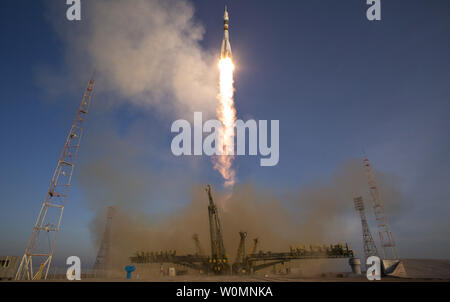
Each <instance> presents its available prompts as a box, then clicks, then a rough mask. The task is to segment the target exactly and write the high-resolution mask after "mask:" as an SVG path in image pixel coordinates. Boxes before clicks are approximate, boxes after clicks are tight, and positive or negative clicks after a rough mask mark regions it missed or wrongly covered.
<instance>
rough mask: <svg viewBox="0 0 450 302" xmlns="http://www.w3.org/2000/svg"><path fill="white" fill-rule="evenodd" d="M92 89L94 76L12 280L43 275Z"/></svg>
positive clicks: (56, 229) (50, 258)
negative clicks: (35, 270) (35, 269)
mask: <svg viewBox="0 0 450 302" xmlns="http://www.w3.org/2000/svg"><path fill="white" fill-rule="evenodd" d="M93 90H94V80H93V79H91V80H89V82H88V85H87V87H86V90H85V91H84V94H83V97H82V99H81V104H80V106H79V108H78V111H77V114H76V116H75V121H74V122H73V124H72V127H71V128H70V132H69V135H68V136H67V139H66V143H65V144H64V148H63V151H62V153H61V156H60V158H59V161H58V164H57V166H56V169H55V172H54V174H53V177H52V180H51V182H50V186H49V189H48V191H47V195H46V196H45V199H44V201H43V203H42V206H41V210H40V212H39V215H38V217H37V219H36V223H35V224H34V226H33V231H32V233H31V237H30V239H29V241H28V245H27V248H26V250H25V253H24V255H23V257H22V260H21V262H20V265H19V268H18V270H17V273H16V277H15V279H16V280H23V279H25V280H39V279H41V278H43V279H46V278H47V274H48V271H49V268H50V264H51V262H52V258H53V252H54V250H55V243H56V239H57V237H58V233H59V230H60V227H61V219H62V215H63V211H64V206H65V204H66V201H67V196H68V193H69V187H70V182H71V180H72V173H73V168H74V166H75V161H76V158H77V154H78V150H79V148H80V141H81V137H82V135H83V127H84V123H85V121H86V118H87V114H88V110H89V106H90V104H91V100H92V95H93ZM33 266H35V267H36V268H37V267H39V268H38V270H37V272H36V273H34V270H33V269H34V268H33Z"/></svg>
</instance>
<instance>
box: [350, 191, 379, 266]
mask: <svg viewBox="0 0 450 302" xmlns="http://www.w3.org/2000/svg"><path fill="white" fill-rule="evenodd" d="M353 202H354V203H355V209H356V210H357V211H358V212H359V216H360V217H361V225H362V233H363V244H364V256H365V257H366V259H367V258H369V257H370V256H378V250H377V246H376V245H375V241H374V240H373V237H372V233H371V232H370V229H369V224H368V223H367V219H366V213H365V210H364V201H363V198H362V197H361V196H359V197H355V198H353Z"/></svg>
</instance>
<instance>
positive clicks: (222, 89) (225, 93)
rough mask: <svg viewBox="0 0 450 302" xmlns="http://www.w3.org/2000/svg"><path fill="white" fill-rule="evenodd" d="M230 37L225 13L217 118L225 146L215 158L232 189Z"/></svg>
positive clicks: (218, 167) (217, 166)
mask: <svg viewBox="0 0 450 302" xmlns="http://www.w3.org/2000/svg"><path fill="white" fill-rule="evenodd" d="M228 38H229V36H228V12H227V8H226V7H225V13H224V37H223V41H222V49H221V54H220V61H219V71H220V82H219V96H218V99H219V107H218V108H217V117H218V119H219V121H220V122H221V123H222V129H221V132H220V134H219V146H223V152H222V155H218V156H217V157H215V158H214V160H213V161H214V169H216V170H217V171H219V172H220V174H221V175H222V177H223V178H224V179H225V183H224V186H225V187H226V188H230V187H232V186H233V185H234V183H235V177H236V176H235V171H234V170H233V169H232V168H231V165H232V163H233V160H234V123H235V122H236V109H235V108H234V100H233V93H234V88H233V72H234V65H233V61H232V59H231V46H230V41H229V39H228Z"/></svg>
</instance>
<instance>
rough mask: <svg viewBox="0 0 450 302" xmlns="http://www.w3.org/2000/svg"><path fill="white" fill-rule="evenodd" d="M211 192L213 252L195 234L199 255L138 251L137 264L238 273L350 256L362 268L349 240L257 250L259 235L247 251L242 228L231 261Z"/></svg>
mask: <svg viewBox="0 0 450 302" xmlns="http://www.w3.org/2000/svg"><path fill="white" fill-rule="evenodd" d="M206 192H207V194H208V200H209V205H208V214H209V230H210V244H211V255H210V256H207V255H203V254H202V252H201V247H200V244H199V240H198V236H196V235H194V236H193V239H194V241H195V243H196V246H197V253H196V254H195V255H190V254H188V255H177V254H176V251H175V250H168V251H161V252H148V251H142V252H136V255H134V256H132V257H130V261H131V262H132V263H135V264H151V263H153V264H160V265H163V264H174V265H179V266H184V267H187V268H190V269H194V270H196V271H198V272H199V273H200V274H216V275H219V274H235V275H248V274H253V273H255V272H256V271H259V270H262V269H264V268H267V267H272V266H275V265H277V264H284V263H287V262H289V261H291V260H300V259H336V258H348V259H349V264H350V265H351V267H352V271H353V272H356V271H358V268H356V267H355V263H359V261H355V260H356V258H354V257H355V255H354V252H353V250H351V249H350V248H349V247H348V245H347V244H345V246H344V245H342V244H336V245H323V246H317V247H313V246H309V248H307V247H302V248H301V247H297V248H294V247H292V246H291V247H290V251H288V252H276V253H274V252H270V251H268V252H263V251H257V250H256V249H257V245H258V239H257V238H255V239H254V240H253V244H252V246H251V248H250V250H249V253H248V254H246V252H245V243H246V238H247V233H246V232H239V235H240V243H239V247H238V250H237V253H236V257H235V260H234V262H233V263H232V264H230V261H229V258H228V257H227V254H226V251H225V245H224V243H223V234H222V225H221V222H220V218H219V213H218V209H217V206H216V204H215V203H214V200H213V197H212V194H211V187H210V186H209V185H208V186H207V187H206Z"/></svg>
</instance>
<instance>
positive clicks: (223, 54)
mask: <svg viewBox="0 0 450 302" xmlns="http://www.w3.org/2000/svg"><path fill="white" fill-rule="evenodd" d="M228 20H229V19H228V10H227V7H226V6H225V13H224V14H223V40H222V48H221V50H220V58H221V59H223V58H231V45H230V37H229V34H228Z"/></svg>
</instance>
